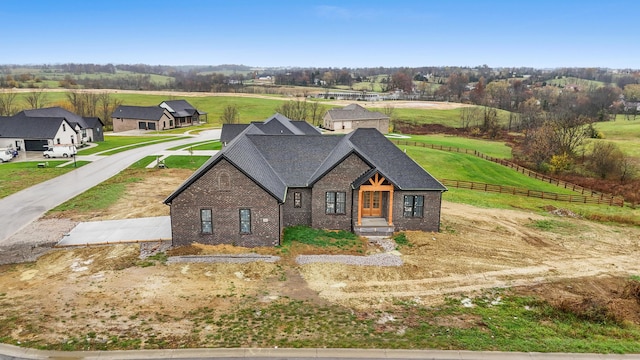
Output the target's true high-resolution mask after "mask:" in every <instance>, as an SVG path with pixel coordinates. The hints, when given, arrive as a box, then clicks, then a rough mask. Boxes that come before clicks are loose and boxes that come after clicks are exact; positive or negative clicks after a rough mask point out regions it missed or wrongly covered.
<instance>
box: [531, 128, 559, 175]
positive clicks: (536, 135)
mask: <svg viewBox="0 0 640 360" xmlns="http://www.w3.org/2000/svg"><path fill="white" fill-rule="evenodd" d="M523 145H524V152H525V154H526V156H527V158H528V159H529V160H530V161H532V162H533V163H534V164H535V166H536V168H538V169H541V168H542V164H543V163H545V162H546V161H548V160H549V159H551V157H552V156H553V155H556V154H559V152H558V146H557V144H556V143H555V142H554V141H553V128H552V127H551V126H548V125H543V126H541V127H538V128H534V129H529V130H526V131H525V140H524V143H523Z"/></svg>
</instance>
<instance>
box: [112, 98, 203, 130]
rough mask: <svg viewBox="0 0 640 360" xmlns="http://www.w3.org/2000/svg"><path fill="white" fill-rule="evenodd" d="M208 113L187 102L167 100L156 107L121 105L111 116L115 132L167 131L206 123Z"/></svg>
mask: <svg viewBox="0 0 640 360" xmlns="http://www.w3.org/2000/svg"><path fill="white" fill-rule="evenodd" d="M206 114H207V113H206V112H203V111H200V110H197V109H196V108H194V107H193V106H192V105H191V104H189V102H187V101H186V100H167V101H163V102H162V103H160V105H156V106H133V105H120V106H118V107H117V108H116V109H115V110H114V111H113V113H112V114H111V119H112V121H113V132H121V131H128V130H153V131H155V130H167V129H174V128H177V127H184V126H191V125H193V124H199V123H200V120H201V119H205V121H206Z"/></svg>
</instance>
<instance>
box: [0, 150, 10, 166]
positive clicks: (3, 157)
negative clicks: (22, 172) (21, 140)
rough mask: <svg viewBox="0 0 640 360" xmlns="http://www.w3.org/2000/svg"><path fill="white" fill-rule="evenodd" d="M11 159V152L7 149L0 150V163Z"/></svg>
mask: <svg viewBox="0 0 640 360" xmlns="http://www.w3.org/2000/svg"><path fill="white" fill-rule="evenodd" d="M11 159H13V152H12V151H11V150H8V149H0V163H3V162H5V161H9V160H11Z"/></svg>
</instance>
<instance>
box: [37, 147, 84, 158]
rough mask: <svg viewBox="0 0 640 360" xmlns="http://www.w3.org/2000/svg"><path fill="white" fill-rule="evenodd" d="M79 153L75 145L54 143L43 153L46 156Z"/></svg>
mask: <svg viewBox="0 0 640 360" xmlns="http://www.w3.org/2000/svg"><path fill="white" fill-rule="evenodd" d="M77 153H78V150H77V149H76V146H75V145H54V146H49V148H48V149H47V150H45V151H44V152H43V153H42V155H43V156H44V157H46V158H55V157H69V156H75V155H76V154H77Z"/></svg>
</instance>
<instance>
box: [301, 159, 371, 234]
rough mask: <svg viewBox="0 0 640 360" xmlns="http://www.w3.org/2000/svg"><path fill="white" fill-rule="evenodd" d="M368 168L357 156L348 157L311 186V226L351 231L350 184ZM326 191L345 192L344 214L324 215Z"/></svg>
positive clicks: (351, 194)
mask: <svg viewBox="0 0 640 360" xmlns="http://www.w3.org/2000/svg"><path fill="white" fill-rule="evenodd" d="M369 169H370V167H369V165H367V163H365V162H364V161H362V159H360V158H359V157H358V156H357V155H354V154H352V155H350V156H349V157H347V158H346V159H345V160H344V161H343V162H342V163H340V164H338V166H336V167H335V168H333V170H331V171H330V172H329V173H327V174H326V175H325V176H324V177H322V179H320V180H318V181H317V182H316V183H315V184H314V185H313V190H312V193H313V194H312V200H311V211H312V221H311V226H312V227H314V228H320V229H331V230H347V231H351V230H352V226H351V225H352V222H351V214H352V209H353V203H352V202H353V193H352V192H353V191H352V189H351V183H352V182H353V181H354V180H355V179H357V178H358V177H360V175H362V174H363V173H364V172H366V171H367V170H369ZM327 191H343V192H346V195H347V197H346V208H345V214H326V213H325V196H326V192H327Z"/></svg>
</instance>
